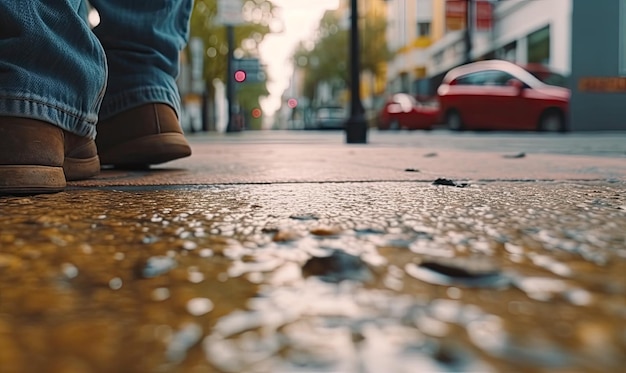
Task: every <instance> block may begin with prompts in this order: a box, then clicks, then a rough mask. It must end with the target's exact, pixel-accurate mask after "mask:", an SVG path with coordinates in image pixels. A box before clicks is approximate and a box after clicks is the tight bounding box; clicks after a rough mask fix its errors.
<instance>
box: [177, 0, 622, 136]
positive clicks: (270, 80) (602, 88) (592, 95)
mask: <svg viewBox="0 0 626 373" xmlns="http://www.w3.org/2000/svg"><path fill="white" fill-rule="evenodd" d="M350 3H351V2H350V1H348V0H324V1H315V2H312V1H302V0H292V1H288V0H282V1H281V0H273V1H270V0H228V1H225V0H196V1H195V4H194V11H193V16H192V21H191V39H190V43H189V45H188V47H187V49H186V50H185V51H184V53H183V54H182V57H181V63H182V74H181V76H180V79H179V83H180V91H181V96H182V100H183V106H184V115H183V118H182V122H183V126H184V128H185V130H186V131H187V132H188V133H189V132H200V131H218V132H225V131H227V130H229V131H231V130H232V131H237V130H243V129H246V130H261V129H282V130H306V129H314V130H317V129H342V128H343V121H344V120H345V118H347V116H348V115H349V112H350V108H349V105H350V94H351V92H350V89H349V88H350V82H349V79H350V74H349V68H350V56H349V45H348V43H349V31H350V30H349V28H350V17H351V14H352V11H351V6H350V5H351V4H350ZM358 17H359V34H360V47H361V48H360V62H361V64H360V65H361V66H360V77H361V83H360V84H361V92H360V94H361V100H362V102H363V106H364V108H365V113H366V119H367V122H368V125H369V126H370V127H372V128H378V129H381V130H385V129H432V128H450V129H455V130H461V129H492V130H498V129H504V130H518V129H519V130H554V131H611V130H626V119H624V118H626V111H625V110H626V109H625V108H626V105H624V103H626V0H602V1H588V0H387V1H385V0H358ZM229 32H230V33H231V35H230V36H231V37H232V38H231V39H230V40H229ZM484 60H503V61H508V62H510V63H512V64H511V65H514V66H511V67H507V66H505V65H501V66H497V67H494V66H488V67H486V68H485V67H484V66H483V67H480V65H478V66H477V67H475V68H472V69H466V70H461V71H455V70H454V69H455V68H457V67H459V66H468V64H471V63H474V62H477V61H484ZM229 61H230V62H229ZM518 67H519V68H521V69H523V71H522V70H519V69H518ZM481 69H482V70H481ZM484 70H486V71H487V72H491V75H494V71H495V72H497V74H499V77H498V79H491V78H493V76H490V78H489V79H487V77H488V75H489V74H485V71H484ZM470 73H471V74H476V73H479V74H478V75H472V76H468V75H467V74H470ZM446 74H448V78H446ZM497 74H496V75H497ZM464 75H465V77H463V76H464ZM461 78H462V79H461ZM446 79H448V81H446ZM442 84H443V85H444V86H445V87H443V88H442ZM229 85H230V86H229ZM444 88H445V89H444ZM398 94H400V95H398ZM444 96H445V97H444ZM229 97H231V100H230V105H229V100H228V98H229ZM483 104H484V105H483ZM481 105H482V106H481ZM503 105H504V106H503ZM506 105H508V106H506ZM468 107H469V109H467V108H468ZM509 107H510V108H509ZM229 108H230V110H231V113H232V118H231V125H230V127H229V125H228V123H229V120H228V119H229V118H228V117H229V115H228V111H229ZM479 108H480V109H479ZM498 108H500V109H499V111H500V113H499V114H500V117H497V115H496V114H498ZM484 113H486V114H489V115H491V114H493V115H491V116H487V115H486V114H485V115H483V114H484ZM502 113H504V114H505V115H504V119H503V117H502ZM455 114H456V117H455V116H454V115H455ZM478 114H480V115H478ZM507 115H508V116H507ZM494 118H496V119H494ZM455 121H456V122H455ZM518 122H519V123H518Z"/></svg>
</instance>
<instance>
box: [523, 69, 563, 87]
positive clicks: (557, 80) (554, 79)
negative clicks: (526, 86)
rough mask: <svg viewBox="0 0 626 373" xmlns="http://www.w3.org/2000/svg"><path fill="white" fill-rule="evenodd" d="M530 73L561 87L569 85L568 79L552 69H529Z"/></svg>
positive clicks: (545, 81) (546, 82)
mask: <svg viewBox="0 0 626 373" xmlns="http://www.w3.org/2000/svg"><path fill="white" fill-rule="evenodd" d="M528 72H529V73H531V74H533V76H534V77H535V78H537V79H539V80H541V81H542V82H543V83H545V84H550V85H556V86H559V87H567V79H566V78H565V77H564V76H563V75H561V74H557V73H554V72H551V71H534V70H528Z"/></svg>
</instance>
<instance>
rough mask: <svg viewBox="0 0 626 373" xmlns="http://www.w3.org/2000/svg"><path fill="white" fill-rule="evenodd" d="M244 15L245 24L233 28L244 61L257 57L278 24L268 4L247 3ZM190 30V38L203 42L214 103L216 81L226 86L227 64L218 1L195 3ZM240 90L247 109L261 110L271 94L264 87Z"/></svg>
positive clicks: (206, 75)
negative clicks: (261, 104) (256, 108)
mask: <svg viewBox="0 0 626 373" xmlns="http://www.w3.org/2000/svg"><path fill="white" fill-rule="evenodd" d="M242 11H243V17H244V20H245V21H246V22H245V23H243V24H241V25H237V26H235V27H234V36H235V38H234V39H235V40H234V41H235V50H240V51H241V52H243V56H244V57H250V56H255V57H256V56H258V55H259V49H258V48H259V45H260V44H261V42H262V41H263V39H264V38H265V36H266V35H267V34H269V33H271V32H272V30H273V29H274V27H273V25H275V24H276V22H277V21H278V19H277V17H276V7H275V5H274V4H273V3H272V2H271V1H269V0H247V1H245V2H244V3H243V8H242ZM190 27H191V30H190V33H191V36H192V37H199V38H201V39H202V40H203V42H204V48H205V54H204V69H203V73H204V81H205V83H206V90H207V96H208V99H209V100H211V101H212V100H213V98H214V97H215V92H214V88H213V81H214V80H215V79H219V80H221V81H222V82H224V83H225V82H226V71H227V63H228V61H227V60H228V59H227V56H228V40H227V37H226V27H225V26H224V25H222V24H220V23H218V19H217V0H195V1H194V7H193V12H192V14H191V23H190ZM237 88H238V89H237V97H238V100H239V101H240V102H242V101H245V102H246V104H247V105H252V103H254V105H253V106H259V98H260V97H261V96H267V95H268V94H269V92H268V91H267V87H266V85H265V83H256V84H253V83H245V84H241V85H239V86H238V87H237Z"/></svg>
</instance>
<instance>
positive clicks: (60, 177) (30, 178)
mask: <svg viewBox="0 0 626 373" xmlns="http://www.w3.org/2000/svg"><path fill="white" fill-rule="evenodd" d="M65 185H66V182H65V175H64V173H63V168H62V167H54V166H35V165H2V166H0V194H39V193H56V192H60V191H62V190H63V189H64V188H65Z"/></svg>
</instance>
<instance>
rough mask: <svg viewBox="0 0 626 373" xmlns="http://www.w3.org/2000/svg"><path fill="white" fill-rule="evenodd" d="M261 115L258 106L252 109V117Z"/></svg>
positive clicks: (256, 117)
mask: <svg viewBox="0 0 626 373" xmlns="http://www.w3.org/2000/svg"><path fill="white" fill-rule="evenodd" d="M261 115H263V112H262V111H261V109H259V108H258V107H257V108H254V109H252V118H254V119H258V118H260V117H261Z"/></svg>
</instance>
